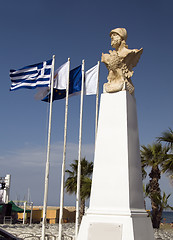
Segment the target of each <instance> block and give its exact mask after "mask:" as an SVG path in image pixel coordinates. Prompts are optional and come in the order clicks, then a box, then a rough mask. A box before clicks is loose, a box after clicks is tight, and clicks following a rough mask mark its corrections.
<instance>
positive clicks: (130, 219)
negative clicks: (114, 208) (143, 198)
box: [77, 213, 154, 240]
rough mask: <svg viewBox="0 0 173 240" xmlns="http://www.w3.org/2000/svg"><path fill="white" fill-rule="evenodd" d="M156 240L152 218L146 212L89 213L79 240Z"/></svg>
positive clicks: (82, 224) (81, 229)
mask: <svg viewBox="0 0 173 240" xmlns="http://www.w3.org/2000/svg"><path fill="white" fill-rule="evenodd" d="M79 239H80V240H154V233H153V228H152V225H151V220H150V218H149V217H147V214H146V213H140V214H133V215H131V216H122V215H120V216H118V215H117V216H116V215H102V214H100V215H97V214H89V213H87V214H86V215H85V216H84V217H83V219H82V223H81V227H80V231H79V234H78V237H77V240H79Z"/></svg>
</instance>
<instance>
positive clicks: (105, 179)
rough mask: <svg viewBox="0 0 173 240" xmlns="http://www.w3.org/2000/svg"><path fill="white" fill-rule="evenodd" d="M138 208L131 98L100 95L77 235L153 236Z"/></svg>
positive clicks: (143, 239) (90, 238) (149, 239)
mask: <svg viewBox="0 0 173 240" xmlns="http://www.w3.org/2000/svg"><path fill="white" fill-rule="evenodd" d="M153 239H154V234H153V228H152V225H151V220H150V218H149V217H147V213H146V211H145V209H144V198H143V188H142V177H141V163H140V152H139V137H138V124H137V114H136V102H135V99H134V97H133V96H132V95H130V94H129V92H127V91H121V92H118V93H104V94H102V96H101V102H100V113H99V123H98V133H97V140H96V150H95V159H94V171H93V178H92V188H91V197H90V206H89V209H88V211H87V213H86V215H85V216H84V217H83V219H82V223H81V226H80V229H79V234H78V237H77V240H153Z"/></svg>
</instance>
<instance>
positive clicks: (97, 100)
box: [95, 61, 100, 144]
mask: <svg viewBox="0 0 173 240" xmlns="http://www.w3.org/2000/svg"><path fill="white" fill-rule="evenodd" d="M99 71H100V61H98V82H97V93H96V119H95V144H96V137H97V127H98V105H99Z"/></svg>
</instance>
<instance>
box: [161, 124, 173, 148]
mask: <svg viewBox="0 0 173 240" xmlns="http://www.w3.org/2000/svg"><path fill="white" fill-rule="evenodd" d="M157 140H158V141H159V142H165V143H166V145H167V146H168V147H170V149H171V150H173V130H172V129H171V128H169V129H168V130H166V131H164V132H163V133H162V135H161V136H160V137H158V138H157Z"/></svg>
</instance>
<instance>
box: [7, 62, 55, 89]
mask: <svg viewBox="0 0 173 240" xmlns="http://www.w3.org/2000/svg"><path fill="white" fill-rule="evenodd" d="M51 70H52V59H51V60H48V61H44V62H41V63H37V64H34V65H30V66H27V67H24V68H21V69H19V70H10V79H11V88H10V91H13V90H17V89H19V88H30V89H34V88H36V87H46V86H49V85H50V79H51Z"/></svg>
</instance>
